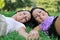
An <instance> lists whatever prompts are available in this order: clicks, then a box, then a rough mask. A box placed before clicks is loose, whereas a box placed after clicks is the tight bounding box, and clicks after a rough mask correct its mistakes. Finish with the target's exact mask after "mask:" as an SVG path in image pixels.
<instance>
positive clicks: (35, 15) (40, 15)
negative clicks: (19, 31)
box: [29, 7, 60, 38]
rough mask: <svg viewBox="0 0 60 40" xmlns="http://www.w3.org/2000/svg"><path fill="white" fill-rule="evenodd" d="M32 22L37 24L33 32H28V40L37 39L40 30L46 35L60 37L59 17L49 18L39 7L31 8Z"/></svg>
mask: <svg viewBox="0 0 60 40" xmlns="http://www.w3.org/2000/svg"><path fill="white" fill-rule="evenodd" d="M31 15H32V20H33V21H32V22H35V23H36V24H38V26H37V27H35V28H34V30H32V31H30V33H29V38H32V37H34V38H38V37H39V34H38V30H42V31H43V32H44V33H46V34H47V35H49V36H51V35H52V34H53V35H54V36H58V37H60V25H59V24H60V16H57V17H54V16H49V14H48V12H47V11H46V10H45V9H43V8H39V7H35V8H32V10H31Z"/></svg>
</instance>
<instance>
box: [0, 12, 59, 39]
mask: <svg viewBox="0 0 60 40" xmlns="http://www.w3.org/2000/svg"><path fill="white" fill-rule="evenodd" d="M0 13H1V14H3V15H5V16H8V17H11V16H12V15H13V14H14V13H15V12H13V11H11V12H0ZM30 30H32V29H31V28H30V27H29V25H27V29H26V31H27V32H29V31H30ZM39 35H40V39H41V40H58V39H57V37H56V38H54V36H51V38H50V37H49V36H47V35H46V34H44V33H43V32H42V31H39ZM0 40H26V39H25V38H24V37H23V36H21V35H18V33H17V32H16V31H14V32H12V33H9V34H7V35H5V36H2V37H0Z"/></svg>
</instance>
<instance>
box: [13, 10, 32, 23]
mask: <svg viewBox="0 0 60 40" xmlns="http://www.w3.org/2000/svg"><path fill="white" fill-rule="evenodd" d="M13 18H14V19H15V20H16V21H19V22H21V23H25V22H27V21H29V20H30V18H31V14H30V12H29V11H20V12H17V13H16V14H15V15H13Z"/></svg>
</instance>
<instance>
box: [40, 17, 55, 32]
mask: <svg viewBox="0 0 60 40" xmlns="http://www.w3.org/2000/svg"><path fill="white" fill-rule="evenodd" d="M53 20H54V16H50V17H47V18H46V19H45V20H44V22H42V23H41V24H40V29H41V30H43V31H45V32H46V31H47V30H48V29H49V28H50V25H51V24H52V22H53Z"/></svg>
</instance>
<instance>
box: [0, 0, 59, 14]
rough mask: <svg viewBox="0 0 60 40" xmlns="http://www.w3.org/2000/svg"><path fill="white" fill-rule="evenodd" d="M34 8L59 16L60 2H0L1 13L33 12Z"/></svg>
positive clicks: (43, 0) (38, 0)
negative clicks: (40, 8)
mask: <svg viewBox="0 0 60 40" xmlns="http://www.w3.org/2000/svg"><path fill="white" fill-rule="evenodd" d="M32 7H42V8H44V9H46V10H47V11H48V12H49V13H50V15H59V13H60V0H0V11H18V10H21V9H23V10H31V8H32Z"/></svg>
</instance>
